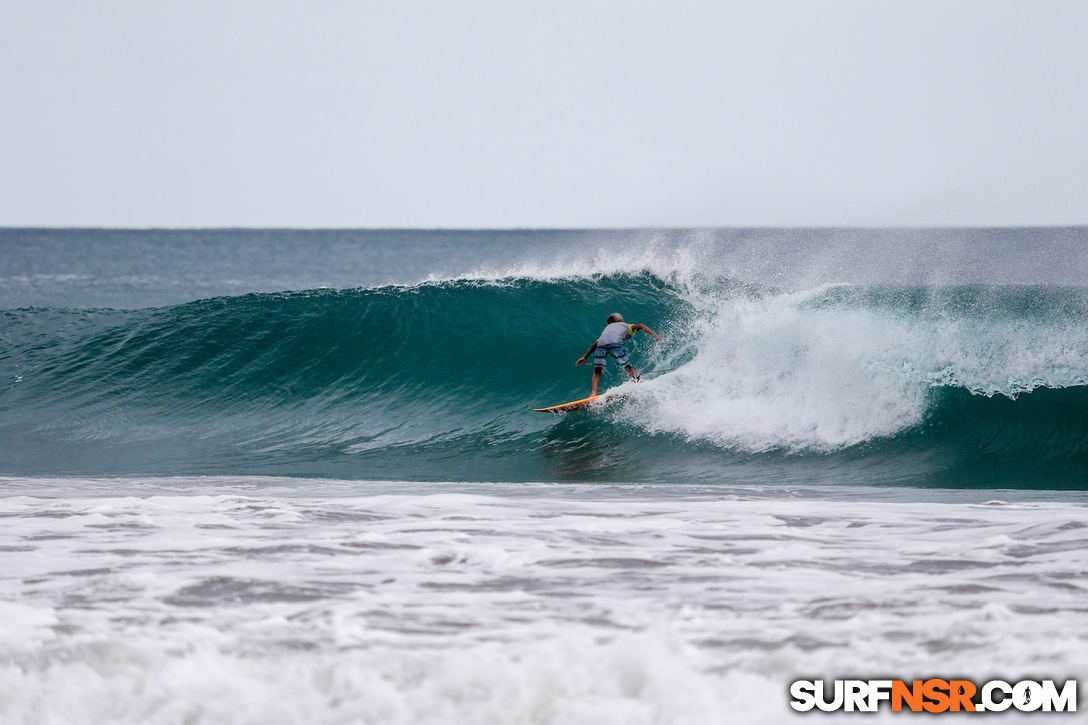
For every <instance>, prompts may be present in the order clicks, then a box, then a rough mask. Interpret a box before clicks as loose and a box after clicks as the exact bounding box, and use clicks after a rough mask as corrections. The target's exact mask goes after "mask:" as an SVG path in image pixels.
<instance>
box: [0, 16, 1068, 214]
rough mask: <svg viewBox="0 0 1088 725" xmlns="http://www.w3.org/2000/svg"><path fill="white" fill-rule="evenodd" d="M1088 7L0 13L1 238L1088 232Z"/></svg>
mask: <svg viewBox="0 0 1088 725" xmlns="http://www.w3.org/2000/svg"><path fill="white" fill-rule="evenodd" d="M1085 38H1088V2H1085V1H1084V0H1072V1H1069V2H1058V1H1048V0H1024V1H1023V2H1009V1H1007V0H977V1H976V0H972V1H968V0H937V1H932V2H930V1H926V0H910V1H899V0H887V1H881V0H851V1H836V0H805V1H798V0H758V2H757V1H756V0H752V1H750V2H730V1H728V0H717V1H710V0H707V1H704V0H690V1H686V2H685V1H684V0H672V1H671V2H665V1H662V2H638V1H636V0H622V1H617V2H597V1H592V0H589V1H587V0H572V1H566V0H549V2H512V1H510V0H506V1H489V0H462V1H458V2H452V1H444V2H440V1H438V0H435V1H434V2H413V1H411V0H396V1H395V2H353V3H348V2H342V3H334V2H315V1H313V0H310V1H308V2H270V1H267V0H237V1H235V2H225V1H224V0H213V1H210V2H206V1H203V0H198V1H193V0H187V1H185V2H180V1H179V2H148V1H138V2H123V1H116V2H112V1H111V2H106V1H93V0H78V1H74V2H62V1H54V0H0V225H7V226H16V225H46V226H304V227H334V226H353V227H587V226H589V227H599V226H794V225H800V226H822V225H893V226H899V225H906V226H911V225H921V226H928V225H995V226H996V225H1066V224H1088V133H1086V131H1085V129H1086V128H1088V71H1086V69H1088V42H1086V40H1085Z"/></svg>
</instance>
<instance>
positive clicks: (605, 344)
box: [574, 312, 665, 397]
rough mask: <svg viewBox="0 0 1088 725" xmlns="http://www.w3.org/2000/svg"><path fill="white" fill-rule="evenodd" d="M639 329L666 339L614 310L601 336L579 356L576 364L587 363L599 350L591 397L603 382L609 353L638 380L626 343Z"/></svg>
mask: <svg viewBox="0 0 1088 725" xmlns="http://www.w3.org/2000/svg"><path fill="white" fill-rule="evenodd" d="M639 330H644V331H646V332H648V333H650V334H651V335H653V337H654V339H655V340H657V341H658V342H660V343H662V344H664V342H665V341H664V340H663V339H662V338H661V335H658V334H657V333H656V332H654V331H653V330H651V329H650V328H649V327H646V325H628V324H627V323H626V322H624V321H623V315H621V314H620V313H618V312H613V313H612V314H611V315H609V316H608V325H607V326H606V327H605V328H604V331H603V332H601V336H600V337H598V338H597V341H596V342H595V343H593V344H592V345H590V346H589V349H588V350H586V354H585V355H583V356H582V357H580V358H578V362H576V363H574V364H575V365H585V363H586V360H588V359H589V356H590V355H591V354H592V353H593V351H594V350H596V351H597V354H596V356H595V357H594V358H593V392H592V393H590V397H593V396H594V395H596V394H597V386H598V385H599V384H600V382H601V371H602V370H604V364H605V362H606V361H607V360H608V356H609V355H611V356H612V357H614V358H615V359H616V364H617V365H619V366H620V367H621V368H623V369H624V370H626V371H627V374H628V375H630V376H631V378H633V379H634V380H638V373H637V372H635V369H634V368H633V367H631V359H630V358H628V357H627V347H626V345H627V341H628V340H629V339H631V336H633V335H634V334H635V333H636V332H638V331H639Z"/></svg>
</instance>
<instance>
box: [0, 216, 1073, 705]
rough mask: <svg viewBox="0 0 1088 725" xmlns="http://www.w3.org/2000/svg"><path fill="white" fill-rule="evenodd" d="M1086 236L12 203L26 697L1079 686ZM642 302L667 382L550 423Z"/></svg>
mask: <svg viewBox="0 0 1088 725" xmlns="http://www.w3.org/2000/svg"><path fill="white" fill-rule="evenodd" d="M1086 241H1088V237H1086V234H1085V232H1084V230H1078V229H1072V230H1063V229H1042V230H904V231H897V230H871V231H867V230H700V231H669V230H642V231H623V230H614V231H595V232H594V231H587V232H579V231H556V232H531V231H520V232H518V231H515V232H468V231H466V232H438V231H435V232H425V231H420V232H412V231H402V232H394V231H384V232H383V231H373V232H366V231H284V230H267V231H262V230H222V231H217V230H207V231H174V232H167V231H156V230H147V231H140V230H126V231H111V230H55V231H43V230H0V250H2V251H0V381H2V384H0V521H2V522H3V523H2V524H0V561H2V562H3V565H2V566H0V572H2V573H0V614H2V615H3V616H2V617H0V671H2V672H3V676H2V677H0V682H2V683H3V684H0V720H3V721H4V722H18V723H36V722H50V723H52V722H56V723H67V722H116V723H129V722H131V723H137V722H141V723H142V722H162V723H249V722H254V723H255V722H262V723H264V722H284V723H286V722H299V721H305V722H320V723H360V722H362V723H440V722H442V723H446V722H465V723H492V722H494V723H500V722H502V723H505V722H536V723H581V722H585V723H591V722H592V723H600V722H616V723H621V722H622V723H639V722H645V723H662V722H669V723H672V722H675V723H711V722H785V721H792V720H793V719H794V718H795V717H804V716H799V715H796V714H795V713H793V712H792V711H791V710H790V708H789V706H788V696H787V693H788V685H789V683H790V682H792V681H793V680H795V679H802V678H803V679H814V678H818V677H825V678H827V679H836V678H839V679H841V678H843V677H854V676H865V677H874V678H876V677H883V676H894V677H896V678H901V679H908V680H909V679H912V678H918V677H922V678H925V677H930V676H935V677H941V676H968V677H969V678H970V679H972V680H974V681H976V682H982V681H985V680H986V679H990V678H1000V679H1005V680H1008V681H1010V682H1012V681H1016V680H1017V679H1021V678H1025V677H1032V678H1039V677H1042V676H1045V677H1049V678H1053V679H1073V678H1076V677H1078V676H1080V675H1081V674H1082V673H1084V672H1085V671H1086V669H1088V668H1086V665H1088V659H1086V658H1085V656H1084V654H1083V652H1084V651H1086V650H1085V639H1086V637H1088V635H1085V633H1086V632H1088V626H1086V625H1088V621H1086V619H1088V608H1085V606H1084V592H1085V587H1088V583H1086V582H1085V581H1084V572H1085V570H1086V569H1088V566H1086V565H1088V561H1086V558H1085V556H1086V555H1085V554H1084V551H1085V544H1086V543H1088V541H1086V538H1085V537H1086V534H1085V531H1088V508H1086V507H1085V504H1086V502H1088V498H1086V496H1085V490H1086V489H1088V485H1086V484H1088V476H1086V470H1088V469H1086V466H1088V412H1086V411H1088V287H1085V286H1084V285H1083V283H1082V281H1083V272H1085V271H1088V245H1086V244H1085V242H1086ZM615 311H621V312H622V313H623V314H624V316H625V318H626V319H627V320H628V321H629V322H641V323H645V324H647V325H649V326H650V327H652V328H653V329H655V330H657V331H658V332H660V333H662V334H663V335H664V337H665V338H666V339H667V344H666V345H663V346H659V345H657V344H655V343H654V342H653V341H652V340H650V339H649V338H647V337H639V338H636V339H635V340H634V341H633V342H632V343H631V345H630V350H631V353H632V359H633V361H634V364H635V366H636V367H637V368H639V369H640V370H642V371H644V372H646V373H649V374H645V375H644V376H643V378H644V379H643V381H642V382H639V383H637V384H635V383H631V382H626V381H625V378H626V376H625V375H621V374H620V373H619V372H618V371H615V370H610V371H608V372H607V373H606V375H605V379H604V384H605V386H606V387H612V388H616V389H617V390H618V391H619V392H622V393H623V395H622V396H617V399H616V400H614V401H612V402H610V403H608V404H607V405H603V406H599V407H596V408H594V409H591V410H589V411H586V412H584V413H579V414H571V415H565V416H553V415H547V414H540V413H536V412H534V411H533V410H532V408H534V407H540V406H542V405H549V404H555V403H559V402H563V401H565V400H570V399H574V398H577V397H583V396H584V395H585V394H588V387H589V371H588V368H576V367H575V366H574V361H575V360H576V359H577V357H578V356H579V355H581V354H582V352H584V350H585V348H586V347H587V346H588V344H589V343H590V342H592V341H593V339H595V337H596V335H597V334H599V332H600V329H601V328H602V327H603V326H604V318H605V317H606V316H607V315H608V314H609V313H611V312H615ZM844 717H845V716H844ZM884 717H887V718H889V719H890V718H891V717H892V716H891V714H890V713H887V712H885V713H883V714H882V716H878V717H877V718H876V719H877V720H881V719H882V718H884ZM1017 717H1019V718H1020V720H1017V721H1032V720H1031V718H1030V717H1028V716H1024V715H1011V716H1006V719H1010V720H1015V719H1016V718H1017ZM1038 717H1039V718H1042V719H1045V718H1044V717H1043V716H1042V715H1039V716H1038Z"/></svg>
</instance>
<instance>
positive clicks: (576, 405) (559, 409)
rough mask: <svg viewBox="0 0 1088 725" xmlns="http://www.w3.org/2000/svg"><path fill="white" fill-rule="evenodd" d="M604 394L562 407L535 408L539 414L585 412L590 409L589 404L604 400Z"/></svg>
mask: <svg viewBox="0 0 1088 725" xmlns="http://www.w3.org/2000/svg"><path fill="white" fill-rule="evenodd" d="M603 397H604V393H601V394H600V395H592V396H590V397H588V398H582V399H581V400H574V401H571V402H569V403H563V404H562V405H553V406H552V407H550V408H533V410H535V411H536V412H538V413H566V412H568V411H571V410H585V409H586V408H588V407H589V404H590V403H592V402H593V401H594V400H597V399H598V398H603Z"/></svg>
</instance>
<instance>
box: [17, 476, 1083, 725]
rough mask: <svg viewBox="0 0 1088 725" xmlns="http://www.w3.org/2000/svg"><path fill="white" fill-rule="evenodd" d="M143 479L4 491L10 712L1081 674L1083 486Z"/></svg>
mask: <svg viewBox="0 0 1088 725" xmlns="http://www.w3.org/2000/svg"><path fill="white" fill-rule="evenodd" d="M154 483H155V482H152V484H154ZM145 484H146V482H144V483H141V482H137V481H114V482H96V481H88V482H79V481H72V482H69V484H67V490H65V491H63V492H58V491H56V490H52V491H48V492H47V493H48V494H49V496H50V497H49V498H43V497H37V496H22V497H9V498H4V499H0V517H2V520H3V521H4V525H3V527H2V528H0V621H2V623H3V626H2V627H0V720H2V721H3V722H5V723H82V722H96V723H149V722H154V723H253V722H261V723H297V722H311V723H358V722H362V723H449V722H457V723H508V722H535V723H564V724H565V723H624V724H626V723H720V722H767V723H774V722H785V721H792V720H793V719H794V714H793V713H792V711H791V710H790V709H789V707H788V696H787V688H788V683H789V682H790V681H792V680H793V679H795V678H797V677H802V676H803V677H806V678H813V677H828V678H834V677H845V676H872V677H881V676H889V675H892V676H902V677H903V678H911V677H916V676H949V675H955V676H969V677H971V678H972V679H975V680H976V681H981V680H984V679H988V678H991V677H1001V678H1003V679H1008V680H1014V679H1017V678H1020V677H1024V676H1032V677H1039V676H1044V675H1045V676H1047V677H1054V678H1059V679H1064V678H1072V677H1076V676H1083V675H1085V674H1086V673H1088V656H1086V655H1085V652H1086V651H1088V648H1086V644H1088V635H1086V633H1088V614H1086V612H1085V610H1084V607H1083V594H1084V590H1083V587H1082V585H1081V583H1080V578H1081V575H1082V573H1083V571H1084V570H1085V568H1086V567H1088V553H1086V552H1088V546H1086V545H1088V539H1086V536H1088V534H1086V533H1085V532H1086V531H1088V509H1086V508H1085V505H1084V504H1083V503H1058V502H1037V503H1012V504H1007V503H1006V504H1001V503H993V502H991V503H989V504H987V505H974V504H968V503H922V502H915V503H875V502H870V503H851V502H842V501H834V500H820V499H813V498H803V499H801V500H791V499H790V498H788V497H787V498H762V497H759V496H757V495H753V493H752V492H751V491H744V490H731V489H715V491H716V494H708V493H707V491H706V490H705V491H702V492H699V493H693V494H691V495H685V494H678V493H676V491H675V490H673V489H671V488H670V487H656V488H655V487H627V488H623V487H621V488H622V490H620V489H617V488H616V487H605V488H602V489H601V490H600V492H599V493H595V492H594V491H595V489H593V488H592V487H582V488H581V489H580V490H579V491H578V492H577V493H572V492H571V489H569V488H568V489H563V488H559V489H558V490H557V487H554V486H525V485H520V486H514V485H505V486H504V485H501V484H489V485H488V486H487V487H484V486H475V487H463V488H462V489H450V488H443V487H439V486H431V487H429V488H427V489H426V490H424V491H421V492H420V493H418V494H405V493H394V491H396V490H397V489H401V490H403V488H404V486H406V485H408V484H399V485H392V484H385V485H376V484H365V483H358V484H352V485H351V486H342V487H341V492H342V493H343V492H345V491H348V490H350V489H351V488H354V489H356V491H355V492H354V493H352V494H350V495H346V496H342V497H329V496H323V495H313V494H307V493H306V491H307V487H308V486H309V485H310V484H309V483H307V482H297V483H293V482H285V483H284V484H283V485H282V486H280V487H279V491H278V492H275V487H274V485H273V484H274V482H272V484H270V483H269V482H267V481H265V482H262V481H256V482H252V483H251V482H246V481H238V480H233V479H218V480H216V479H211V480H208V479H205V480H202V481H199V482H181V483H177V484H175V483H172V482H170V481H166V482H164V483H162V486H161V488H163V489H170V488H173V489H178V490H186V491H187V492H188V493H187V494H185V495H177V494H161V495H149V493H148V492H147V490H146V488H145V487H144V486H145ZM34 486H35V482H34V481H25V480H24V481H10V480H9V481H5V488H6V490H8V491H11V490H13V489H22V490H27V489H32V488H33V487H34ZM84 486H85V487H86V490H88V491H96V492H98V493H99V494H106V495H96V496H93V497H85V496H84V497H81V496H79V495H78V494H76V491H77V490H78V489H80V488H82V487H84ZM125 487H128V488H131V489H132V492H133V493H137V494H139V495H137V496H125V495H123V490H124V488H125ZM264 487H269V490H271V491H273V492H267V493H262V491H263V490H265V489H264ZM239 489H244V490H246V491H247V493H245V494H242V493H239V492H238V490H239ZM201 490H223V491H226V493H223V494H220V495H212V496H208V495H199V491H201ZM443 490H445V491H446V492H444V493H443V492H442V491H443ZM708 490H709V489H708ZM483 491H489V492H491V493H490V494H489V495H484V494H482V493H481V492H483ZM863 497H864V496H863ZM993 498H994V495H993V493H992V492H987V493H984V494H983V495H981V496H980V497H979V500H980V501H981V500H983V499H986V500H991V499H993ZM885 716H888V717H890V713H885ZM798 719H804V716H799V717H798ZM877 720H878V721H879V720H881V718H879V717H878V718H877Z"/></svg>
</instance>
